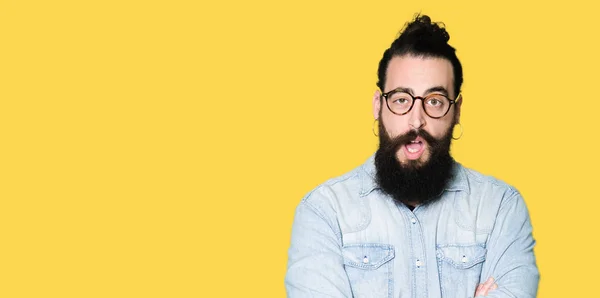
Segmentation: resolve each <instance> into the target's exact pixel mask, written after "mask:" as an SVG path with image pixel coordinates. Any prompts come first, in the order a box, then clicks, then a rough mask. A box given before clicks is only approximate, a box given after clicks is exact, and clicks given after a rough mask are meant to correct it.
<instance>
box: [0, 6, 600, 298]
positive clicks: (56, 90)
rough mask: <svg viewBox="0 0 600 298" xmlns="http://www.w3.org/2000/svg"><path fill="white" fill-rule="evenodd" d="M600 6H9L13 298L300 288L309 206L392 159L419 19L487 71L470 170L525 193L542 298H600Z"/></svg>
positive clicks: (3, 181) (460, 154) (2, 41)
mask: <svg viewBox="0 0 600 298" xmlns="http://www.w3.org/2000/svg"><path fill="white" fill-rule="evenodd" d="M588 2H589V3H591V2H592V1H560V2H559V3H556V4H550V1H537V3H530V2H528V1H498V2H490V3H487V4H477V3H476V2H475V1H473V2H470V1H468V2H467V1H453V2H452V3H449V2H448V1H431V2H424V1H410V2H407V1H366V2H364V3H363V4H355V3H353V2H352V1H316V0H310V1H295V2H284V1H223V2H219V3H217V2H198V1H8V0H3V1H1V2H0V3H1V4H0V175H1V176H0V297H284V296H285V290H284V285H283V278H284V275H285V268H286V259H287V248H288V245H289V237H290V228H291V224H292V220H293V213H294V208H295V207H296V205H297V204H298V202H299V201H300V199H301V198H302V197H303V196H304V195H305V194H306V193H307V192H308V191H310V190H311V189H312V188H314V187H315V186H317V185H318V184H320V183H322V182H323V181H325V180H326V179H327V178H330V177H334V176H337V175H339V174H342V173H345V172H346V171H348V170H351V169H352V168H354V167H355V166H358V165H359V164H361V163H362V162H364V160H365V159H366V158H367V157H368V156H369V155H371V154H372V153H373V151H374V150H375V148H376V145H377V139H376V138H375V137H374V136H373V135H372V133H371V125H372V121H373V117H372V112H371V97H372V94H373V92H374V91H375V88H376V87H375V82H376V70H377V63H378V61H379V59H380V58H381V55H382V53H383V51H384V50H385V49H386V48H387V47H388V46H389V44H390V43H391V42H392V40H393V39H394V38H395V37H396V34H397V32H398V30H399V29H401V28H402V26H403V25H404V23H405V22H406V21H408V20H409V19H411V18H412V17H413V16H414V14H415V13H416V12H418V11H420V12H422V13H425V14H428V15H430V16H431V17H432V18H433V20H434V21H443V22H444V23H445V24H446V26H447V29H448V31H449V32H450V35H451V39H450V42H451V44H452V45H454V46H455V47H456V48H457V49H458V56H459V58H460V59H461V60H462V62H463V65H464V71H465V77H464V78H465V84H464V86H463V89H464V94H463V95H464V105H463V112H462V123H463V125H464V131H465V132H464V136H463V138H462V139H461V140H460V141H458V142H455V144H454V146H453V153H454V156H455V157H456V158H457V160H459V161H460V162H462V163H463V164H464V165H466V166H468V167H471V168H474V169H477V170H479V171H481V172H483V173H486V174H491V175H494V176H496V177H498V178H500V179H503V180H505V181H507V182H508V183H510V184H512V185H514V186H516V187H517V188H518V189H519V190H520V191H521V192H522V194H523V195H524V198H525V200H526V202H527V204H528V206H529V208H530V212H531V217H532V221H533V224H534V236H535V238H536V239H537V241H538V245H537V247H536V253H537V257H538V261H539V267H540V270H541V276H542V278H541V283H540V289H539V297H576V296H588V297H589V295H594V294H593V293H596V292H597V289H596V285H597V284H598V283H597V282H596V279H597V276H598V274H597V272H596V271H597V268H599V267H600V262H599V261H598V260H599V258H598V257H597V254H598V253H597V251H598V247H597V245H596V244H595V243H597V239H596V238H597V237H598V233H597V228H598V217H599V215H598V207H599V206H600V204H599V202H598V199H599V198H598V191H597V188H598V185H599V184H598V182H597V177H598V175H597V174H596V173H597V171H598V166H600V163H599V158H598V150H599V149H600V148H599V146H598V145H597V140H596V138H597V137H598V132H597V129H598V122H597V120H598V117H599V116H600V104H599V103H598V102H599V100H600V99H599V95H598V92H597V91H596V89H597V88H598V70H599V69H600V63H599V58H598V55H599V54H598V53H600V48H599V46H598V43H597V41H596V39H597V38H598V29H597V22H596V21H597V18H598V15H599V11H598V9H597V8H596V7H595V6H594V5H592V4H587V3H588Z"/></svg>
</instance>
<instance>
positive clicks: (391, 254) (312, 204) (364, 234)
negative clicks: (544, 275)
mask: <svg viewBox="0 0 600 298" xmlns="http://www.w3.org/2000/svg"><path fill="white" fill-rule="evenodd" d="M373 162H374V158H373V156H371V157H370V158H369V160H368V161H367V162H366V163H365V164H363V165H362V166H360V167H358V168H356V169H354V170H353V171H351V172H349V173H347V174H345V175H343V176H340V177H337V178H334V179H331V180H329V181H327V182H325V183H323V184H322V185H320V186H318V187H317V188H316V189H314V190H312V191H311V192H310V193H308V194H307V195H306V197H305V198H304V199H303V200H302V201H301V202H300V204H299V205H298V207H297V209H296V214H295V217H294V224H293V228H292V239H291V246H290V248H289V251H288V267H287V273H286V276H285V287H286V291H287V295H288V297H293V298H296V297H413V298H415V297H444V298H448V297H461V298H466V297H473V296H474V294H475V289H476V287H477V285H478V284H479V283H482V282H485V281H486V280H487V279H488V278H489V277H493V278H495V279H496V283H497V284H498V286H499V287H498V289H496V290H493V291H491V292H490V293H489V294H488V296H487V297H523V298H525V297H535V296H536V295H537V288H538V283H539V278H540V277H539V271H538V268H537V265H536V259H535V256H534V252H533V248H534V245H535V240H534V239H533V237H532V226H531V223H530V218H529V214H528V210H527V207H526V205H525V202H524V201H523V198H522V197H521V195H520V194H519V192H518V191H517V190H516V189H515V188H513V187H511V186H510V185H507V184H506V183H504V182H502V181H500V180H498V179H495V178H493V177H491V176H485V175H482V174H480V173H478V172H476V171H474V170H471V169H468V168H465V167H463V166H462V165H460V164H459V163H455V166H454V169H453V174H454V175H453V178H452V180H451V182H450V183H449V185H448V187H447V188H446V190H445V191H444V193H443V196H442V198H441V199H440V200H438V201H436V202H434V203H431V204H428V205H423V206H417V208H415V209H414V210H413V211H410V209H408V208H407V207H406V206H404V205H402V204H396V203H394V201H393V200H392V199H391V198H390V197H389V196H387V195H385V194H383V193H382V192H381V191H380V190H379V189H378V187H377V185H376V183H375V180H374V177H375V176H374V175H375V166H374V163H373Z"/></svg>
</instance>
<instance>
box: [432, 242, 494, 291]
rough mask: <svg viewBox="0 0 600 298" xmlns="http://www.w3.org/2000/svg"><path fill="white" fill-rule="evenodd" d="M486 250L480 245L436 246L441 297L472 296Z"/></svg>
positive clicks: (477, 282)
mask: <svg viewBox="0 0 600 298" xmlns="http://www.w3.org/2000/svg"><path fill="white" fill-rule="evenodd" d="M486 252H487V250H486V249H485V248H484V247H483V246H482V245H440V246H438V248H437V259H438V269H439V274H440V284H441V288H442V289H441V290H442V297H444V298H451V297H461V298H464V297H473V296H475V289H476V288H477V285H478V284H479V279H480V277H481V269H482V266H483V262H484V261H485V255H486Z"/></svg>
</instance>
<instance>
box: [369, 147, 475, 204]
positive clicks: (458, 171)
mask: <svg viewBox="0 0 600 298" xmlns="http://www.w3.org/2000/svg"><path fill="white" fill-rule="evenodd" d="M375 171H376V169H375V154H373V155H371V156H370V157H369V158H368V159H367V161H366V162H365V163H364V164H363V165H362V167H361V170H360V171H359V176H360V196H361V197H364V196H366V195H368V194H369V193H371V192H372V191H373V190H375V189H378V188H379V186H378V185H377V182H376V180H375V179H376V178H375ZM446 190H447V191H466V192H467V194H468V193H469V183H468V180H467V175H466V173H465V169H464V167H463V166H462V165H461V164H460V163H458V162H456V161H454V165H453V167H452V178H451V180H450V182H448V185H447V186H446Z"/></svg>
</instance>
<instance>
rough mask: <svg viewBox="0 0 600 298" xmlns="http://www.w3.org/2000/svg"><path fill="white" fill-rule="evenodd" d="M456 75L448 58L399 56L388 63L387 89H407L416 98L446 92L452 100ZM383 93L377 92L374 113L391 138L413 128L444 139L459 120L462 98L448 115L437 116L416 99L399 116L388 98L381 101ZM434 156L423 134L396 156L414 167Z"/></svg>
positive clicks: (403, 162)
mask: <svg viewBox="0 0 600 298" xmlns="http://www.w3.org/2000/svg"><path fill="white" fill-rule="evenodd" d="M453 76H454V75H453V72H452V64H451V63H450V61H448V60H446V59H441V58H431V57H425V58H422V57H414V56H411V55H405V56H396V57H393V58H392V59H391V60H390V63H389V65H388V69H387V76H386V81H385V90H384V92H389V91H391V90H394V89H397V88H403V89H405V90H407V91H408V92H409V93H411V94H412V95H413V96H415V97H416V96H421V97H424V96H427V95H429V94H432V93H438V94H444V93H445V95H447V97H448V98H449V99H455V98H456V94H455V91H454V87H453V86H454V84H453ZM433 90H436V91H433ZM380 96H381V93H380V92H379V91H377V92H376V93H375V96H374V97H373V115H374V117H375V118H376V119H379V121H380V123H381V125H383V127H384V129H385V131H386V132H387V135H388V136H389V137H390V138H391V139H393V138H395V137H397V136H400V135H404V134H407V133H408V132H410V131H411V130H423V131H425V132H427V133H429V134H430V135H431V136H432V137H433V138H435V139H443V137H444V136H446V134H447V133H452V130H451V128H452V127H453V125H454V124H455V123H456V122H458V117H459V113H460V104H461V102H460V101H459V102H457V104H456V106H451V108H450V110H449V111H448V113H447V114H446V115H445V116H444V117H442V118H440V119H434V118H431V117H429V116H428V115H427V114H426V113H425V111H424V110H423V105H422V100H420V99H417V100H416V101H415V103H414V105H413V107H412V109H411V110H410V112H408V113H407V114H404V115H396V114H394V113H392V112H391V111H390V110H389V109H388V107H387V105H386V102H385V99H384V100H380ZM431 155H432V148H431V146H430V144H429V143H428V142H427V140H426V139H424V138H422V137H417V138H416V139H415V140H413V142H409V143H408V144H405V145H403V146H401V147H400V148H399V149H398V151H397V152H396V157H397V159H398V161H400V163H401V164H402V165H403V166H413V167H414V166H416V167H419V166H422V165H424V164H426V163H427V162H428V161H429V159H430V158H431Z"/></svg>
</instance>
